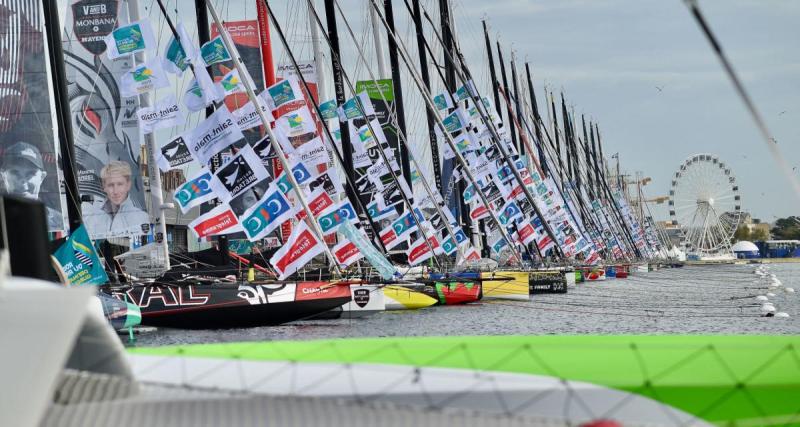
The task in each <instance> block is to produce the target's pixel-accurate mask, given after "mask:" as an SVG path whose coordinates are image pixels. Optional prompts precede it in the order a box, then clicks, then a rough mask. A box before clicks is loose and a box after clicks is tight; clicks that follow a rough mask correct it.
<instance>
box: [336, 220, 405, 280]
mask: <svg viewBox="0 0 800 427" xmlns="http://www.w3.org/2000/svg"><path fill="white" fill-rule="evenodd" d="M339 233H340V234H341V235H342V236H344V237H345V239H346V240H347V241H350V242H353V244H354V245H356V247H357V248H358V250H359V251H360V252H361V253H362V254H363V255H364V258H366V259H367V261H368V262H369V263H370V264H372V266H373V267H374V268H375V270H377V271H378V273H379V274H380V275H381V278H382V279H383V280H391V279H394V278H395V276H399V274H398V272H397V269H395V267H394V265H393V264H392V263H391V262H389V260H387V259H386V257H385V256H384V255H383V254H382V253H381V252H379V251H378V250H377V249H375V247H374V246H372V244H371V243H370V242H369V240H367V237H366V236H365V235H364V232H363V231H361V230H359V229H357V228H356V227H355V226H353V225H352V224H350V223H349V222H345V223H344V224H342V225H341V226H340V227H339Z"/></svg>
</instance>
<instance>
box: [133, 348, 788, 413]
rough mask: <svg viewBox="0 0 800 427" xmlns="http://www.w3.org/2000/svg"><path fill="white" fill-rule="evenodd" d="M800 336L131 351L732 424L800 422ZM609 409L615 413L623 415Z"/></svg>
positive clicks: (136, 349)
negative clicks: (587, 390)
mask: <svg viewBox="0 0 800 427" xmlns="http://www.w3.org/2000/svg"><path fill="white" fill-rule="evenodd" d="M798 345H800V337H797V336H506V337H500V336H475V337H407V338H370V339H337V340H323V341H276V342H255V343H254V342H248V343H233V344H232V343H224V344H223V343H221V344H202V345H188V346H169V347H153V348H135V349H131V350H130V351H131V352H134V353H138V354H152V355H180V356H184V357H208V358H223V359H243V360H270V361H280V360H290V361H299V362H332V363H383V364H404V365H412V366H421V367H446V368H466V369H477V370H488V371H504V372H515V373H526V374H536V375H550V376H554V377H558V378H563V379H567V380H575V381H585V382H590V383H595V384H598V385H604V386H608V387H613V388H617V389H621V390H626V391H631V392H635V393H638V394H641V395H645V396H648V397H651V398H654V399H656V400H659V401H661V402H664V403H666V404H669V405H672V406H675V407H677V408H679V409H682V410H684V411H686V412H689V413H691V414H694V415H697V416H699V417H701V418H703V419H706V420H709V421H712V422H715V423H722V424H725V425H800V415H799V414H800V355H799V354H798V352H797V346H798ZM613 409H614V408H609V414H610V415H613Z"/></svg>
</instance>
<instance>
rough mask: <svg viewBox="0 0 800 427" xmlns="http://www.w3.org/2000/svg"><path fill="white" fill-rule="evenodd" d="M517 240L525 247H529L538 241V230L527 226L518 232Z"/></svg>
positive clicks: (529, 225)
mask: <svg viewBox="0 0 800 427" xmlns="http://www.w3.org/2000/svg"><path fill="white" fill-rule="evenodd" d="M517 239H518V240H519V241H520V243H522V244H523V245H525V246H527V245H528V244H529V243H531V242H533V241H534V240H536V229H535V228H533V225H531V224H525V225H524V226H523V227H522V228H520V229H519V231H518V232H517Z"/></svg>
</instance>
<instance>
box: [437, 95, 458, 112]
mask: <svg viewBox="0 0 800 427" xmlns="http://www.w3.org/2000/svg"><path fill="white" fill-rule="evenodd" d="M433 105H435V106H436V109H437V110H439V111H447V110H449V109H451V108H453V107H454V106H455V104H454V103H453V97H451V96H450V94H449V93H448V92H447V91H445V92H442V93H440V94H438V95H436V96H434V97H433Z"/></svg>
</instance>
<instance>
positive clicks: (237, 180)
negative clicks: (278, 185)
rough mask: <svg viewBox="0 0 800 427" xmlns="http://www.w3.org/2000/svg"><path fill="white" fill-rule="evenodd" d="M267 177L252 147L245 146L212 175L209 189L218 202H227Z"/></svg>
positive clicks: (267, 174)
mask: <svg viewBox="0 0 800 427" xmlns="http://www.w3.org/2000/svg"><path fill="white" fill-rule="evenodd" d="M268 177H269V173H268V172H267V169H266V168H265V167H264V165H263V164H261V159H260V158H259V157H258V154H256V152H255V151H253V147H251V146H250V145H245V146H244V148H242V149H241V150H239V152H238V153H236V155H235V156H233V158H232V159H231V160H230V161H228V163H225V165H223V166H222V167H221V168H219V169H218V170H217V171H216V172H215V173H214V179H213V180H212V181H211V188H212V189H213V190H214V193H216V195H217V197H219V199H220V200H222V201H223V202H227V201H228V200H231V199H232V198H234V197H236V196H238V195H239V194H242V193H244V192H245V191H247V190H248V189H250V188H251V187H253V186H254V185H256V183H258V182H259V181H261V180H263V179H266V178H268Z"/></svg>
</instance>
